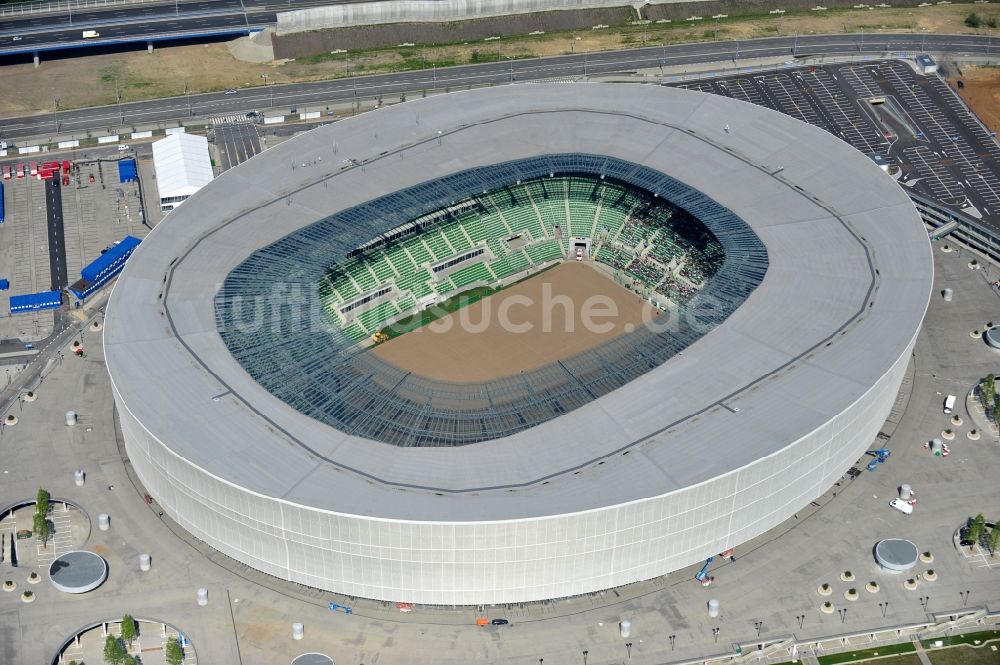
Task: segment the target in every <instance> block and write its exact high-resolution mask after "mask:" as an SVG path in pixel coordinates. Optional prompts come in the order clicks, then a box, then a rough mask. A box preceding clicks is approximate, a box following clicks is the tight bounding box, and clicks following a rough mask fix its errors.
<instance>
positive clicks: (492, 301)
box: [370, 262, 654, 382]
mask: <svg viewBox="0 0 1000 665" xmlns="http://www.w3.org/2000/svg"><path fill="white" fill-rule="evenodd" d="M653 316H654V313H653V310H652V308H650V307H648V306H647V305H646V304H645V303H644V301H643V300H642V299H641V298H639V297H638V296H637V295H635V294H634V293H632V292H630V291H627V290H626V289H624V288H622V287H621V286H620V285H618V284H617V283H615V282H614V281H613V280H611V279H610V278H608V277H607V276H605V275H604V274H603V273H602V272H599V271H598V270H596V269H594V268H592V267H591V266H589V265H585V264H582V263H575V262H573V263H564V264H562V265H560V266H557V267H556V268H553V269H552V270H547V271H545V272H543V273H541V274H539V275H536V276H535V277H532V278H530V279H527V280H525V281H523V282H521V283H519V284H515V285H514V286H512V287H510V288H508V289H504V290H503V291H500V292H499V293H495V294H493V295H491V296H489V297H487V298H484V299H482V300H480V301H478V302H476V303H474V304H472V305H469V306H468V307H464V308H462V309H460V310H458V311H457V312H454V313H453V314H450V315H448V316H446V317H444V318H442V319H439V320H438V321H435V322H434V323H431V324H429V325H426V326H424V327H423V328H419V329H417V330H415V331H413V332H409V333H406V334H405V335H402V336H400V337H397V338H396V339H393V340H391V341H389V342H386V343H385V344H382V345H380V346H377V347H375V348H374V349H373V350H372V351H371V352H370V353H374V354H376V355H377V356H378V357H379V358H381V359H382V360H384V361H386V362H389V363H392V364H393V365H396V366H397V367H401V368H403V369H406V370H409V371H411V372H414V373H415V374H420V375H422V376H426V377H429V378H432V379H437V380H439V381H455V382H471V381H489V380H491V379H496V378H499V377H502V376H509V375H511V374H517V373H519V372H525V371H528V370H531V369H535V368H537V367H541V366H542V365H547V364H549V363H551V362H554V361H556V360H561V359H563V358H568V357H570V356H572V355H575V354H577V353H580V352H581V351H585V350H587V349H589V348H592V347H594V346H596V345H598V344H600V343H602V342H606V341H608V340H610V339H613V338H614V337H617V336H618V335H621V334H622V333H625V332H630V331H632V330H634V329H635V328H636V327H637V326H639V325H642V323H643V322H644V321H647V320H650V319H651V318H652V317H653ZM588 322H589V323H588Z"/></svg>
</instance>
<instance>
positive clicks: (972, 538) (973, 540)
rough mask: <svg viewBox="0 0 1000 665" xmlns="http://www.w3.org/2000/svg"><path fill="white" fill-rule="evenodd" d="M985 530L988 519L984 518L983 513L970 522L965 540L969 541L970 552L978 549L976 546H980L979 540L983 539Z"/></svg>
mask: <svg viewBox="0 0 1000 665" xmlns="http://www.w3.org/2000/svg"><path fill="white" fill-rule="evenodd" d="M985 528H986V518H985V517H983V514H982V513H979V514H978V515H976V517H975V518H974V519H973V520H972V521H971V522H969V528H968V530H967V531H966V532H965V539H966V540H968V541H969V551H970V552H972V551H973V550H975V549H976V545H978V544H979V540H980V539H981V538H982V537H983V530H984V529H985Z"/></svg>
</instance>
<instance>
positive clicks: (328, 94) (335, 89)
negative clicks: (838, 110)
mask: <svg viewBox="0 0 1000 665" xmlns="http://www.w3.org/2000/svg"><path fill="white" fill-rule="evenodd" d="M922 51H930V52H933V53H952V54H969V55H972V54H975V55H995V54H996V53H997V49H996V46H995V45H994V44H993V42H992V39H991V38H990V37H988V36H982V37H979V36H957V35H930V34H928V35H919V34H907V33H902V34H881V35H870V34H869V35H854V34H852V35H815V36H799V37H770V38H766V39H756V40H751V41H739V42H736V41H729V42H706V43H697V44H678V45H674V46H665V47H647V48H637V49H628V50H623V51H603V52H597V53H583V54H575V55H566V56H556V57H551V58H538V59H530V60H504V61H502V62H495V63H482V64H476V65H463V66H458V67H448V68H441V69H422V70H416V71H409V72H395V73H390V74H379V75H372V76H364V77H352V78H341V79H336V80H332V81H316V82H311V83H292V84H287V85H280V86H267V87H266V88H265V87H258V88H245V89H242V90H240V91H239V92H238V93H237V94H229V95H227V94H225V93H221V92H218V93H208V94H201V95H188V96H182V97H171V98H165V99H155V100H148V101H141V102H129V103H125V104H121V105H118V106H103V107H94V108H86V109H78V110H68V111H60V112H59V114H58V118H56V117H54V115H53V114H51V113H50V114H45V115H36V116H29V117H19V118H7V119H3V120H0V137H2V138H4V139H5V140H14V139H22V138H27V137H32V136H50V135H53V134H54V133H55V131H56V125H57V123H58V131H59V132H60V133H68V132H74V131H82V130H86V129H95V128H100V127H116V126H131V125H135V124H142V123H150V122H158V121H169V120H180V119H183V118H186V117H195V116H199V117H205V116H213V115H221V114H227V113H245V112H246V111H250V110H258V111H259V110H262V109H267V108H272V107H292V106H295V107H300V106H312V107H313V109H315V107H316V106H318V105H323V104H332V103H336V102H349V101H351V100H352V99H362V100H363V99H369V100H371V99H373V98H375V97H377V96H387V97H391V96H396V95H399V94H401V93H403V92H405V93H408V94H410V93H417V94H419V93H420V92H421V91H423V90H436V89H443V88H450V89H452V90H454V89H456V88H461V87H463V86H475V85H486V84H503V83H510V82H513V81H520V82H525V81H538V80H545V79H572V78H578V77H582V76H592V75H596V74H609V73H616V72H628V71H634V70H637V69H648V68H657V67H664V66H671V67H676V66H683V65H685V64H695V63H705V62H719V63H724V64H726V65H728V66H729V67H732V66H733V65H734V64H739V62H740V61H741V60H742V59H747V58H774V57H787V58H788V59H789V60H792V59H793V58H796V57H804V56H818V55H849V54H855V55H857V54H862V55H864V54H880V53H886V52H888V53H898V54H900V55H901V56H902V55H911V54H913V53H915V52H922Z"/></svg>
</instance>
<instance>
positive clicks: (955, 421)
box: [951, 413, 964, 427]
mask: <svg viewBox="0 0 1000 665" xmlns="http://www.w3.org/2000/svg"><path fill="white" fill-rule="evenodd" d="M963 422H964V421H963V420H962V416H960V415H958V414H957V413H956V414H955V415H953V416H952V417H951V424H952V425H954V426H955V427H961V426H962V423H963Z"/></svg>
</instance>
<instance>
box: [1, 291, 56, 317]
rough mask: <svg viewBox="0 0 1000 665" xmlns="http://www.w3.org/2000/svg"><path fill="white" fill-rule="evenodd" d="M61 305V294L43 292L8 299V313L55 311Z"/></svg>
mask: <svg viewBox="0 0 1000 665" xmlns="http://www.w3.org/2000/svg"><path fill="white" fill-rule="evenodd" d="M61 304H62V294H61V293H60V292H59V291H43V292H42V293H29V294H27V295H23V296H11V297H10V313H11V314H21V313H23V312H38V311H41V310H43V309H57V308H58V307H59V305H61Z"/></svg>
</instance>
